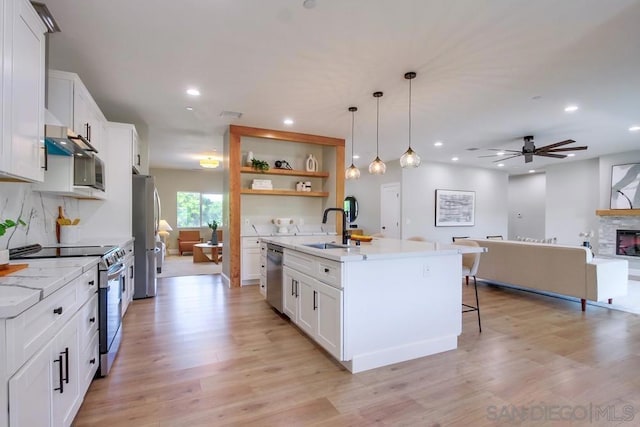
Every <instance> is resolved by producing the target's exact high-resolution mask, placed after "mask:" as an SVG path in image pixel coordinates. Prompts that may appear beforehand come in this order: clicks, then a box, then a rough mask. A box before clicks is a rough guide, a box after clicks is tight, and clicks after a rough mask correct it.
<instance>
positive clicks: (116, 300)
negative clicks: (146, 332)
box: [98, 262, 127, 377]
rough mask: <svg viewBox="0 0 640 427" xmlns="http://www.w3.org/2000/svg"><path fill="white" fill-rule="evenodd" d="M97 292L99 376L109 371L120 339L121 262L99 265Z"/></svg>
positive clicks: (122, 269) (122, 266)
mask: <svg viewBox="0 0 640 427" xmlns="http://www.w3.org/2000/svg"><path fill="white" fill-rule="evenodd" d="M98 271H99V274H100V281H99V285H100V286H99V291H98V312H99V313H98V317H99V318H100V370H99V373H100V376H102V377H104V376H105V375H107V374H108V373H109V371H110V370H111V366H112V365H113V361H114V360H115V358H116V354H117V353H118V349H119V348H120V340H121V338H122V328H121V327H120V326H121V324H122V287H123V286H124V284H125V277H126V274H127V270H126V268H125V265H124V264H123V263H122V262H117V263H116V264H113V265H111V266H110V267H108V268H104V266H103V265H102V264H101V265H100V268H99V270H98Z"/></svg>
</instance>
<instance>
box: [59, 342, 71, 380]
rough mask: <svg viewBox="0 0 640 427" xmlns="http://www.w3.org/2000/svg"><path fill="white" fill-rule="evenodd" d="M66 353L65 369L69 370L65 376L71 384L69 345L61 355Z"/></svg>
mask: <svg viewBox="0 0 640 427" xmlns="http://www.w3.org/2000/svg"><path fill="white" fill-rule="evenodd" d="M63 354H64V369H65V371H66V372H67V374H66V376H65V377H64V382H65V383H67V384H69V347H65V349H64V351H63V352H61V353H60V355H63Z"/></svg>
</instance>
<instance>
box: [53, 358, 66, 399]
mask: <svg viewBox="0 0 640 427" xmlns="http://www.w3.org/2000/svg"><path fill="white" fill-rule="evenodd" d="M53 363H58V380H59V381H60V387H56V388H54V389H53V390H54V391H60V394H62V393H64V380H63V379H62V353H60V356H58V358H57V359H55V360H54V361H53Z"/></svg>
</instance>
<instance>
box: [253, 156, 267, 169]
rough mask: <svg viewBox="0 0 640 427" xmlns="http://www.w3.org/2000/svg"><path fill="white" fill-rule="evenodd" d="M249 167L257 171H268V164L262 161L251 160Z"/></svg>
mask: <svg viewBox="0 0 640 427" xmlns="http://www.w3.org/2000/svg"><path fill="white" fill-rule="evenodd" d="M251 167H252V168H254V169H255V170H257V171H261V172H265V171H268V170H269V163H267V162H266V161H264V160H258V159H251Z"/></svg>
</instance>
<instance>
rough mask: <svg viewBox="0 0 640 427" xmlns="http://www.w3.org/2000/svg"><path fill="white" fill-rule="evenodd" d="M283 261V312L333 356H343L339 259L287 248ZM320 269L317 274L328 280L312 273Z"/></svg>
mask: <svg viewBox="0 0 640 427" xmlns="http://www.w3.org/2000/svg"><path fill="white" fill-rule="evenodd" d="M334 264H338V265H337V266H336V265H334ZM284 265H285V266H284V268H283V287H282V291H283V292H284V307H283V311H284V314H286V315H287V316H289V318H290V319H291V321H293V322H294V323H295V324H296V325H298V327H299V328H300V329H302V330H303V331H304V332H306V333H307V334H308V335H309V336H310V337H311V338H313V339H314V340H315V341H316V342H317V343H318V344H320V345H321V346H322V347H323V348H324V349H325V350H327V351H328V352H329V353H330V354H331V355H332V356H334V357H335V358H337V359H338V360H343V358H342V347H343V346H342V341H343V334H342V324H343V315H342V311H343V310H342V299H343V293H342V290H341V289H340V288H341V287H342V278H341V269H340V268H339V263H334V261H330V260H326V259H323V258H319V257H314V256H311V255H306V254H301V253H299V252H292V251H290V250H288V249H285V255H284ZM325 270H328V271H327V272H325ZM317 271H322V272H324V273H325V274H324V275H318V276H316V277H318V278H319V279H320V280H323V281H327V282H329V283H323V282H321V281H320V280H317V279H315V278H313V277H311V276H310V275H309V273H311V272H317ZM331 273H333V274H331Z"/></svg>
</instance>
